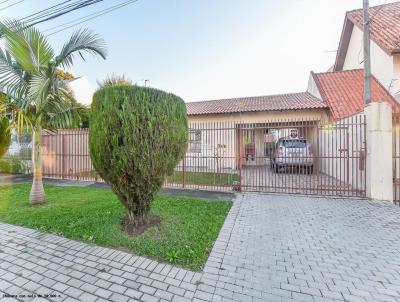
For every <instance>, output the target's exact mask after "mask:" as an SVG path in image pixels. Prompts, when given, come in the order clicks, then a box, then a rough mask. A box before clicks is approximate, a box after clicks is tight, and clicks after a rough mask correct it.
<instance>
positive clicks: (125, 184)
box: [89, 85, 188, 229]
mask: <svg viewBox="0 0 400 302" xmlns="http://www.w3.org/2000/svg"><path fill="white" fill-rule="evenodd" d="M89 129H90V131H89V146H90V157H91V159H92V161H93V166H94V168H95V169H96V171H97V172H98V173H99V175H100V176H101V177H102V178H103V179H104V180H105V181H106V182H107V183H108V184H109V185H110V186H111V188H112V190H113V191H114V192H115V193H116V195H117V196H118V198H119V199H120V201H121V202H122V203H123V204H124V206H125V207H126V208H127V210H128V215H127V219H126V220H125V226H128V227H129V228H136V229H137V228H139V227H141V226H145V225H147V224H149V223H150V218H149V217H148V211H149V206H150V202H151V201H152V200H153V197H154V194H155V193H156V192H158V191H159V190H160V188H161V186H162V184H163V183H164V180H165V177H166V176H168V175H171V174H172V173H173V170H174V168H175V166H176V165H177V164H178V162H179V161H180V160H181V159H182V158H183V156H184V154H185V152H186V149H187V143H188V122H187V115H186V106H185V103H184V101H183V100H182V99H181V98H179V97H177V96H175V95H173V94H170V93H166V92H163V91H161V90H157V89H153V88H146V87H139V86H131V85H126V86H108V87H104V88H101V89H100V90H98V91H97V92H96V93H95V95H94V97H93V103H92V108H91V114H90V128H89Z"/></svg>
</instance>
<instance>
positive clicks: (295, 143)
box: [282, 139, 307, 148]
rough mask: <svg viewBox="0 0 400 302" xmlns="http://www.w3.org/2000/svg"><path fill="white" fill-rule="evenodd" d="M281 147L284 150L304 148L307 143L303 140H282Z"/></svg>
mask: <svg viewBox="0 0 400 302" xmlns="http://www.w3.org/2000/svg"><path fill="white" fill-rule="evenodd" d="M282 145H283V146H284V147H285V148H306V147H307V141H306V140H305V139H293V140H284V141H282Z"/></svg>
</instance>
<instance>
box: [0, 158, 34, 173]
mask: <svg viewBox="0 0 400 302" xmlns="http://www.w3.org/2000/svg"><path fill="white" fill-rule="evenodd" d="M28 170H29V169H28V167H27V166H26V164H24V162H23V161H22V160H21V159H19V158H15V157H5V158H2V159H0V173H4V174H25V173H28Z"/></svg>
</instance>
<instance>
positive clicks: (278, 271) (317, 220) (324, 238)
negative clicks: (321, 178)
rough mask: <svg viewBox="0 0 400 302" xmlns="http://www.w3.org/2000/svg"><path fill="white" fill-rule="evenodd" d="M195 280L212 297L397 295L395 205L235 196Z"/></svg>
mask: <svg viewBox="0 0 400 302" xmlns="http://www.w3.org/2000/svg"><path fill="white" fill-rule="evenodd" d="M201 281H202V282H204V283H205V284H209V285H212V286H214V287H215V288H214V290H213V293H214V299H216V300H217V299H218V298H219V296H223V297H226V298H230V299H234V300H236V301H333V300H338V301H342V300H345V301H400V207H398V206H395V205H393V204H391V203H384V202H375V203H374V202H368V201H366V200H356V199H332V198H330V199H328V198H315V197H302V196H295V195H291V196H289V195H288V196H278V195H257V194H246V195H242V196H241V197H239V198H238V199H237V200H236V202H235V204H234V207H233V208H232V210H231V212H230V215H229V220H227V221H226V223H225V225H224V228H223V230H222V232H221V233H220V236H219V240H218V242H217V244H216V245H215V247H214V249H213V251H212V253H211V256H210V258H209V261H208V262H207V264H206V267H205V269H204V274H203V276H202V279H201ZM202 286H203V285H200V286H199V289H201V287H202ZM205 288H206V289H207V290H209V291H212V287H205ZM199 289H198V291H197V292H196V294H198V292H199ZM210 297H211V296H208V298H210Z"/></svg>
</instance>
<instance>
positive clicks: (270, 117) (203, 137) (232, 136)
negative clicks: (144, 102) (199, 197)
mask: <svg viewBox="0 0 400 302" xmlns="http://www.w3.org/2000/svg"><path fill="white" fill-rule="evenodd" d="M370 15H371V60H372V73H373V76H372V79H371V86H372V87H371V89H372V101H373V102H384V101H386V102H389V103H390V104H391V105H392V108H393V110H394V111H395V112H396V111H397V112H400V107H399V104H398V101H400V80H399V78H400V2H396V3H391V4H387V5H382V6H377V7H371V8H370ZM362 22H363V21H362V10H360V9H359V10H354V11H350V12H347V13H346V16H345V21H344V26H343V32H342V35H341V39H340V43H339V48H338V53H337V58H336V62H335V65H334V68H333V70H332V71H329V72H322V73H314V72H311V73H310V77H309V83H308V87H307V90H306V92H300V93H290V94H281V95H270V96H256V97H243V98H232V99H221V100H211V101H201V102H192V103H187V113H188V116H189V121H190V122H191V123H192V125H195V126H194V127H195V128H196V127H197V129H192V131H191V136H190V142H191V147H190V148H189V152H190V151H193V153H196V156H197V157H198V156H211V155H212V154H214V153H215V152H214V151H213V150H211V149H212V148H211V147H210V146H214V145H215V144H214V143H213V139H214V138H213V137H212V136H210V135H207V131H204V130H202V129H203V128H204V127H223V126H221V124H219V123H226V122H230V123H233V126H232V129H230V130H229V131H228V130H226V131H224V132H223V133H222V131H220V132H221V135H220V137H221V138H218V139H219V140H220V141H222V142H223V143H219V144H218V145H222V146H224V148H225V150H226V154H228V155H229V156H230V157H235V156H237V154H238V153H241V154H243V155H245V158H246V162H247V161H248V160H247V159H248V158H253V157H251V156H247V153H248V152H251V153H252V155H254V158H256V159H257V158H263V157H265V156H267V155H268V154H267V153H268V152H267V151H268V148H267V145H268V144H270V138H271V134H272V133H273V134H274V137H273V140H274V141H276V140H277V139H278V138H279V137H281V136H282V135H286V134H287V133H288V132H287V131H278V130H277V129H276V122H279V121H283V120H286V121H288V120H291V121H293V123H292V124H291V125H290V123H288V125H287V130H288V131H289V130H290V128H296V121H299V120H315V121H325V122H326V121H337V120H341V119H344V118H347V117H350V116H353V115H356V114H358V113H362V112H363V110H364V100H363V70H362V67H363V58H362V57H363V50H362V38H363V37H362V36H363V34H362ZM395 97H397V98H398V99H397V101H396V98H395ZM240 124H242V125H243V124H245V125H251V126H249V128H251V127H253V128H254V129H250V130H246V132H245V133H244V134H242V136H243V135H244V136H245V139H243V137H241V135H240V134H239V132H237V131H236V130H235V128H236V127H238V126H236V125H240ZM199 125H200V126H199ZM261 125H262V126H261ZM311 128H312V127H311V125H310V127H309V129H308V130H307V131H306V133H307V134H304V137H305V138H308V139H311V137H313V136H314V130H312V129H311ZM307 136H308V137H307ZM249 145H251V148H250V147H249ZM224 152H225V151H224ZM248 164H254V165H258V164H262V163H261V162H258V161H257V160H254V162H250V161H249V162H248ZM230 166H232V167H233V166H234V164H231V165H230Z"/></svg>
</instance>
